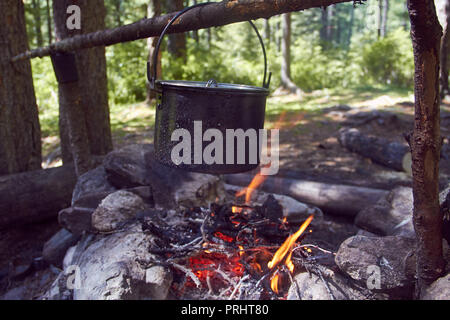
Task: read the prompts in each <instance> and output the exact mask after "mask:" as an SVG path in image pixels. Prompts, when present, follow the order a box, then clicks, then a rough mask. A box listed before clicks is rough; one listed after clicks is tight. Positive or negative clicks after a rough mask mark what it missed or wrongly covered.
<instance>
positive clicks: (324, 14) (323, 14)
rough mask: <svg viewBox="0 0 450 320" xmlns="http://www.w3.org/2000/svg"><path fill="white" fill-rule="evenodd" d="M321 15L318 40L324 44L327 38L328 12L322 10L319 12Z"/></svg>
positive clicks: (325, 9)
mask: <svg viewBox="0 0 450 320" xmlns="http://www.w3.org/2000/svg"><path fill="white" fill-rule="evenodd" d="M320 14H321V16H320V17H321V22H322V25H321V27H320V39H321V40H322V41H324V42H326V41H328V38H327V29H328V12H327V8H324V9H322V10H321V11H320Z"/></svg>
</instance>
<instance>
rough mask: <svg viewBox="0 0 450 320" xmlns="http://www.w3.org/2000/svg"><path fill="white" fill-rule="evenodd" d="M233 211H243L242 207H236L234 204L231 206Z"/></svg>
mask: <svg viewBox="0 0 450 320" xmlns="http://www.w3.org/2000/svg"><path fill="white" fill-rule="evenodd" d="M231 212H233V213H241V212H242V208H240V207H236V206H232V207H231Z"/></svg>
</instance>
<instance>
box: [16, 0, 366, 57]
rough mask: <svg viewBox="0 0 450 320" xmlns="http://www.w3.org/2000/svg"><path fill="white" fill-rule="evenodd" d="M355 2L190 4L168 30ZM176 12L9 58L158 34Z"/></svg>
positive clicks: (233, 0) (285, 0)
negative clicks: (188, 9)
mask: <svg viewBox="0 0 450 320" xmlns="http://www.w3.org/2000/svg"><path fill="white" fill-rule="evenodd" d="M350 1H352V2H358V3H361V1H365V0H225V1H222V2H217V3H211V4H210V5H207V6H203V7H199V8H194V9H192V10H191V11H188V12H187V13H186V14H184V15H182V16H181V17H180V18H178V20H177V21H175V23H174V24H173V25H172V26H171V27H170V30H168V33H179V32H186V31H192V30H198V29H204V28H209V27H218V26H223V25H227V24H231V23H236V22H242V21H247V20H253V19H259V18H266V19H267V18H270V17H272V16H274V15H279V14H282V13H287V12H292V11H300V10H305V9H309V8H318V7H327V6H329V5H332V4H336V3H341V2H350ZM175 14H176V12H173V13H169V14H166V15H164V16H159V17H154V18H151V19H142V20H140V21H137V22H135V23H132V24H128V25H124V26H121V27H117V28H114V29H107V30H102V31H97V32H92V33H88V34H84V35H78V36H74V37H71V38H67V39H64V40H62V41H58V42H55V43H52V44H50V45H49V46H48V47H41V48H37V49H33V50H29V51H26V52H24V53H22V54H19V55H17V56H15V57H13V58H12V61H13V62H15V61H19V60H24V59H31V58H36V57H44V56H48V55H50V54H51V53H52V52H56V51H66V52H67V51H73V50H77V49H86V48H92V47H96V46H110V45H113V44H117V43H122V42H128V41H133V40H138V39H145V38H150V37H155V36H159V35H160V34H161V32H162V30H163V28H164V27H165V26H166V24H167V23H168V22H169V21H170V19H171V18H172V17H174V16H175Z"/></svg>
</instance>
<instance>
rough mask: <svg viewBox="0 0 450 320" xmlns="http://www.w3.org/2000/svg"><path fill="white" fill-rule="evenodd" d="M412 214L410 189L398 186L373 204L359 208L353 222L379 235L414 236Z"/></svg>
mask: <svg viewBox="0 0 450 320" xmlns="http://www.w3.org/2000/svg"><path fill="white" fill-rule="evenodd" d="M412 214H413V196H412V189H411V188H407V187H398V188H395V189H394V190H392V191H391V192H390V193H389V194H388V195H387V196H386V197H383V198H381V199H380V200H379V201H378V202H377V203H376V204H375V205H373V206H371V207H368V208H366V209H363V210H361V211H360V212H359V213H358V215H357V216H356V218H355V224H356V225H357V226H358V227H359V228H361V229H364V230H367V231H369V232H372V233H375V234H378V235H381V236H393V235H399V236H404V237H409V238H415V232H414V226H413V222H412Z"/></svg>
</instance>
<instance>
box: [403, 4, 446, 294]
mask: <svg viewBox="0 0 450 320" xmlns="http://www.w3.org/2000/svg"><path fill="white" fill-rule="evenodd" d="M408 12H409V16H410V21H411V39H412V43H413V51H414V64H415V76H414V94H415V122H414V131H413V134H412V136H411V137H410V145H411V153H412V172H413V195H414V214H413V221H414V228H415V231H416V234H417V287H416V289H417V290H416V293H417V296H420V294H421V293H423V290H424V289H425V288H426V286H428V285H429V284H430V283H431V282H433V281H434V280H436V279H437V278H438V277H439V276H440V275H441V274H442V273H443V271H444V260H443V257H442V218H443V217H442V213H441V212H440V210H439V156H440V149H441V139H440V129H439V49H440V38H441V35H442V28H441V26H440V25H439V22H438V19H437V16H436V10H435V6H434V2H433V1H432V0H409V2H408Z"/></svg>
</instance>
